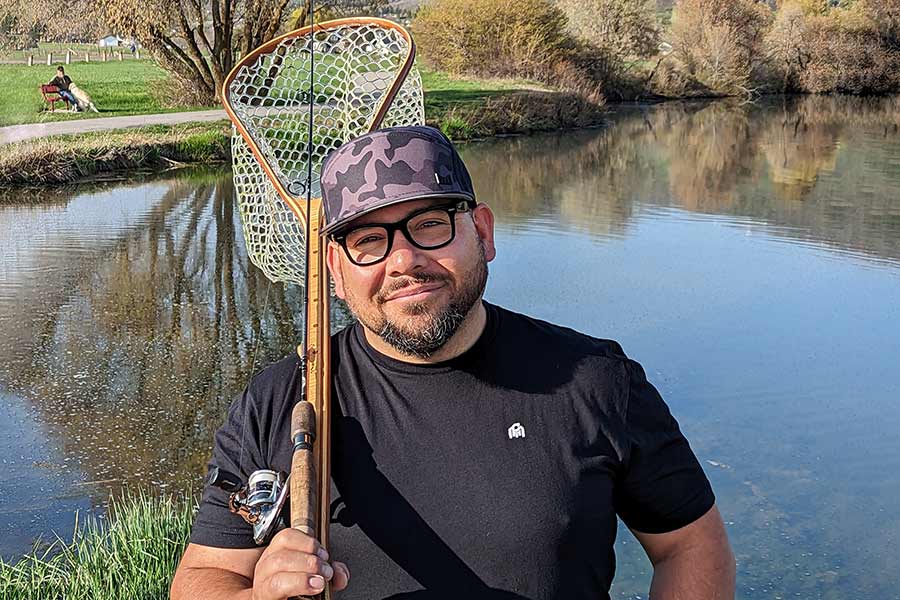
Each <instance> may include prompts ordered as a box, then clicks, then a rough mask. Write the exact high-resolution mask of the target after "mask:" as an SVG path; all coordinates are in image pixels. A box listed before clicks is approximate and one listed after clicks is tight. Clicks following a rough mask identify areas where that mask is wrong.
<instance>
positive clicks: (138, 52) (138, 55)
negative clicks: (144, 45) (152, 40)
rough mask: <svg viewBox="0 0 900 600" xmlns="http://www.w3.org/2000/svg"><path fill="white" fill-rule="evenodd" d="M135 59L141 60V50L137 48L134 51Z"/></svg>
mask: <svg viewBox="0 0 900 600" xmlns="http://www.w3.org/2000/svg"><path fill="white" fill-rule="evenodd" d="M134 58H135V59H136V60H141V51H140V49H139V48H135V49H134Z"/></svg>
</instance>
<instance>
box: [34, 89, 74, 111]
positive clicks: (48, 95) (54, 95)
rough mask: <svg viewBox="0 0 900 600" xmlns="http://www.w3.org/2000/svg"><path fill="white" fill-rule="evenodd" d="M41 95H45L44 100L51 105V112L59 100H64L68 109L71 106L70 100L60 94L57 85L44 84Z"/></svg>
mask: <svg viewBox="0 0 900 600" xmlns="http://www.w3.org/2000/svg"><path fill="white" fill-rule="evenodd" d="M41 96H43V97H44V101H45V102H46V103H47V104H49V105H50V112H53V109H54V107H55V105H56V103H57V102H62V103H63V104H65V105H66V109H67V110H68V108H69V101H68V100H66V99H65V98H63V97H62V96H60V95H59V88H58V87H56V86H55V85H48V84H44V85H42V86H41Z"/></svg>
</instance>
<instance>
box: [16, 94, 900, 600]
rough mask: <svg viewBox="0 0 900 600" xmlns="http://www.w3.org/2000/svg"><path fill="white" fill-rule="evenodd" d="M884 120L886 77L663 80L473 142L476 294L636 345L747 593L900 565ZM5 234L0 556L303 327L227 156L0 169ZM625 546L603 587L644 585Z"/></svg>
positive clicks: (890, 577) (165, 467) (176, 474)
mask: <svg viewBox="0 0 900 600" xmlns="http://www.w3.org/2000/svg"><path fill="white" fill-rule="evenodd" d="M898 124H900V101H898V100H897V99H879V100H861V99H841V98H796V99H788V100H783V101H782V100H778V101H771V102H768V103H764V104H759V105H740V104H734V103H729V102H718V103H705V104H701V103H678V104H667V105H662V106H654V107H633V108H618V109H616V114H615V115H614V117H613V119H612V121H611V123H610V125H609V127H607V128H604V129H599V130H592V131H582V132H567V133H563V134H559V135H546V136H534V137H529V138H525V137H521V138H508V139H502V140H491V141H486V142H482V143H477V144H470V145H468V146H466V147H465V148H464V149H463V152H464V154H465V156H466V159H467V164H468V165H469V166H470V170H471V171H472V176H473V180H474V181H475V183H476V187H477V191H478V193H479V196H480V198H481V199H483V200H486V201H488V202H489V203H490V204H492V206H493V207H494V208H495V211H496V213H497V219H498V244H499V248H500V254H499V257H498V259H497V262H496V263H494V265H493V266H492V275H491V283H490V286H489V288H488V292H489V298H490V299H492V300H494V301H496V302H498V303H501V304H504V305H507V306H509V307H511V308H514V309H519V310H525V311H527V312H530V313H532V314H535V315H536V316H539V317H541V318H547V319H550V320H553V321H558V322H562V323H564V324H567V325H571V326H574V327H577V328H579V329H582V330H585V331H587V332H589V333H593V334H595V335H601V336H604V337H614V338H616V339H619V340H620V341H622V342H623V343H624V344H625V347H626V350H628V351H629V353H632V354H633V355H634V356H636V357H638V358H639V359H641V360H642V361H644V362H645V363H646V364H648V365H651V367H652V368H651V370H650V372H649V375H650V378H651V380H653V381H654V383H657V385H659V387H660V388H661V389H662V390H663V392H664V394H665V396H666V397H667V399H669V400H670V402H671V404H672V406H673V408H674V410H675V411H676V412H677V414H678V415H679V418H680V419H681V421H682V423H683V425H684V426H685V428H686V429H687V430H688V431H689V434H690V438H691V440H692V443H693V444H694V447H695V449H696V450H697V451H698V454H699V455H700V457H701V459H702V460H703V464H704V466H705V467H707V470H708V471H709V474H710V477H711V478H712V479H713V482H714V485H715V488H716V491H717V493H718V494H719V499H720V503H721V505H722V506H723V507H725V508H727V511H728V514H730V515H731V518H732V519H733V522H732V524H731V525H730V527H731V528H732V533H733V535H734V539H735V540H736V546H737V548H736V549H737V551H738V557H739V560H740V562H741V564H740V573H741V575H740V576H741V590H742V591H741V597H748V598H750V597H766V598H768V597H774V596H775V595H782V596H784V597H787V596H792V597H796V596H797V595H798V594H799V597H825V598H830V597H835V598H840V597H854V595H855V597H890V594H891V593H893V591H894V590H896V589H897V586H898V585H900V581H898V579H897V575H896V573H898V572H900V568H898V567H900V564H898V562H897V559H896V556H895V555H894V554H893V553H890V552H887V551H884V548H888V547H891V546H892V544H893V543H894V542H896V539H897V536H898V535H900V520H898V517H897V516H896V515H895V514H894V513H895V512H896V510H895V507H894V508H893V509H892V508H891V507H892V506H893V504H895V503H893V501H892V498H895V497H896V496H897V495H898V494H900V445H898V444H900V442H898V438H897V437H896V431H897V430H900V410H898V409H897V407H896V394H897V390H898V389H900V381H898V379H897V374H896V361H897V357H898V356H900V346H898V345H897V342H896V340H897V339H898V338H900V330H898V327H900V313H898V310H900V286H898V285H897V282H898V275H900V270H898V264H900V136H898ZM0 239H2V240H3V242H4V243H3V244H0V331H2V337H0V453H2V454H3V455H4V456H6V457H9V458H8V459H7V462H6V463H4V467H5V469H6V477H7V480H8V481H15V482H17V485H4V486H2V487H0V540H2V542H0V553H2V554H3V555H4V556H7V557H9V556H14V555H16V554H20V553H21V552H22V551H24V550H25V549H26V548H27V545H28V543H29V542H30V539H31V538H33V537H34V536H36V535H39V534H41V533H43V534H45V535H47V533H48V532H49V531H51V530H54V531H57V532H59V533H60V534H61V535H67V532H68V531H70V528H71V524H72V515H71V513H72V511H73V510H74V509H76V508H91V507H101V508H102V506H103V504H104V502H105V501H106V498H107V495H108V493H109V492H110V491H111V490H116V489H118V488H120V487H122V486H123V485H138V486H141V487H144V488H151V487H153V488H157V489H173V488H181V487H183V486H187V485H189V484H190V483H192V482H196V481H197V479H198V477H199V476H200V475H201V474H202V472H203V469H204V463H205V461H206V457H207V455H208V452H209V446H210V443H211V439H212V433H213V430H214V429H215V427H217V426H218V424H219V423H220V421H221V419H222V415H223V413H224V411H225V409H226V406H227V404H228V403H229V402H230V400H231V397H232V396H233V395H234V394H235V393H237V392H238V391H239V390H240V388H241V387H242V386H243V385H244V384H245V383H246V381H247V379H248V377H249V376H250V373H251V371H252V370H253V369H254V368H259V367H260V366H261V365H263V364H265V363H267V362H269V361H271V360H274V359H276V358H278V357H280V356H283V355H285V354H287V353H289V352H291V351H292V350H293V347H294V344H295V343H296V341H297V337H298V336H297V334H298V332H299V331H300V329H301V325H302V323H301V322H300V316H299V315H300V314H301V310H300V309H301V297H300V292H299V290H298V289H296V288H292V287H288V288H282V287H281V286H271V287H270V286H269V285H268V284H267V282H266V280H265V279H264V278H263V277H262V276H261V275H260V274H259V272H258V271H257V270H256V269H255V268H254V267H253V266H252V265H250V264H249V262H248V260H247V257H246V254H245V250H244V246H243V241H242V234H241V229H240V223H239V219H238V216H237V212H236V209H235V205H234V199H233V189H232V186H231V183H230V179H229V174H228V173H226V172H214V171H213V172H210V171H198V172H193V173H180V174H178V175H177V176H176V175H169V176H164V177H160V178H152V179H148V180H143V181H135V182H132V183H128V184H116V185H101V186H98V187H90V188H80V189H76V190H70V191H67V192H60V191H53V192H51V193H46V192H45V193H42V194H40V195H35V194H32V193H21V192H15V193H11V192H8V191H7V192H6V193H0ZM333 318H334V321H335V322H336V326H341V325H342V324H343V323H346V322H347V315H346V312H345V311H344V310H343V309H342V307H341V306H340V305H335V314H334V316H333ZM257 342H258V347H257ZM257 348H258V350H257ZM254 365H255V366H254ZM23 506H24V507H25V508H24V509H22V508H21V507H23ZM617 551H618V552H619V555H620V558H621V560H620V576H619V577H618V578H617V580H616V590H617V595H616V597H632V596H634V595H636V594H643V593H646V589H647V588H646V578H647V575H648V573H649V568H648V566H647V564H646V561H645V560H644V559H642V558H641V554H642V553H641V551H640V549H639V548H638V547H637V546H636V545H635V544H634V542H633V541H629V540H628V539H627V537H623V540H622V542H621V543H620V544H619V546H618V548H617ZM795 564H796V565H797V566H796V567H793V566H792V565H795ZM795 571H798V573H795ZM807 572H808V573H809V575H808V576H807V575H805V573H807ZM829 594H830V595H829Z"/></svg>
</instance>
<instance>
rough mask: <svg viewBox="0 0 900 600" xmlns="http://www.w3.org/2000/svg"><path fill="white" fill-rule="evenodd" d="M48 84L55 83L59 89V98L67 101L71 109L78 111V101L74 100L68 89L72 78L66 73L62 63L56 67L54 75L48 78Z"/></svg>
mask: <svg viewBox="0 0 900 600" xmlns="http://www.w3.org/2000/svg"><path fill="white" fill-rule="evenodd" d="M50 85H55V86H56V87H57V89H58V90H59V96H60V98H62V99H63V100H65V101H66V102H68V103H69V105H70V106H71V107H72V110H73V111H75V112H78V102H76V101H75V96H73V95H72V92H70V91H69V86H70V85H72V78H71V77H69V76H68V75H66V69H65V67H63V66H62V65H59V66H58V67H56V77H54V78H53V79H51V80H50Z"/></svg>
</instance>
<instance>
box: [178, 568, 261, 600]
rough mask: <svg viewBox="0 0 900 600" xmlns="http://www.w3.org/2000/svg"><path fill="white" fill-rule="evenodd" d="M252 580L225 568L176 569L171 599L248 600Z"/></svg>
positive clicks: (251, 592)
mask: <svg viewBox="0 0 900 600" xmlns="http://www.w3.org/2000/svg"><path fill="white" fill-rule="evenodd" d="M252 594H253V582H252V581H250V580H249V579H247V578H246V577H242V576H241V575H238V574H237V573H232V572H231V571H226V570H225V569H209V568H202V569H201V568H194V569H191V568H187V569H178V572H177V573H176V574H175V578H174V579H173V580H172V589H171V590H170V598H171V600H225V599H227V600H250V597H251V596H252Z"/></svg>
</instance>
